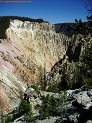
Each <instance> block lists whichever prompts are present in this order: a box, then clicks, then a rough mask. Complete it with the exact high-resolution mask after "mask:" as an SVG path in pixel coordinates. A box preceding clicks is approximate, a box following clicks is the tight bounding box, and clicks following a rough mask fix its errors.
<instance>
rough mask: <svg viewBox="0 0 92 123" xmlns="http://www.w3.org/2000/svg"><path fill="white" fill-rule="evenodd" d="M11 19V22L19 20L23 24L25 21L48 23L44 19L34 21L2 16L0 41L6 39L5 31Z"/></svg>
mask: <svg viewBox="0 0 92 123" xmlns="http://www.w3.org/2000/svg"><path fill="white" fill-rule="evenodd" d="M10 19H11V20H14V19H18V20H21V21H23V22H24V21H30V22H38V23H42V22H46V21H44V20H43V19H32V18H28V17H18V16H0V39H5V38H6V34H5V31H6V29H7V28H8V27H9V23H10Z"/></svg>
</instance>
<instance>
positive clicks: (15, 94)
mask: <svg viewBox="0 0 92 123" xmlns="http://www.w3.org/2000/svg"><path fill="white" fill-rule="evenodd" d="M6 35H7V39H5V40H0V79H1V80H0V82H1V84H0V103H1V105H0V112H1V113H2V112H9V111H10V110H12V109H13V108H15V107H16V106H17V105H18V104H19V101H20V99H19V98H20V96H21V93H22V92H24V91H25V89H26V87H27V85H30V84H34V85H35V84H39V83H40V77H41V76H42V75H44V74H45V73H46V72H49V71H50V70H51V68H52V66H53V65H54V64H55V63H56V62H58V61H59V60H60V59H62V58H63V56H64V54H65V53H66V49H67V45H68V44H66V43H68V41H69V40H70V39H69V38H68V37H67V36H65V35H63V34H58V33H56V32H55V27H54V25H51V24H48V23H40V24H39V23H36V22H35V23H34V22H28V21H25V22H22V21H20V20H11V21H10V25H9V28H8V29H7V30H6ZM65 44H66V46H65ZM44 70H45V71H44Z"/></svg>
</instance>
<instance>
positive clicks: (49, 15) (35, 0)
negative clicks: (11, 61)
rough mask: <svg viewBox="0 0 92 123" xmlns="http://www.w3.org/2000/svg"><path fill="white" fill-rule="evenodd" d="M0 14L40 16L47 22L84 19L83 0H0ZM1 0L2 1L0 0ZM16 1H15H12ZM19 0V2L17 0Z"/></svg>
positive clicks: (85, 14)
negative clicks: (10, 0)
mask: <svg viewBox="0 0 92 123" xmlns="http://www.w3.org/2000/svg"><path fill="white" fill-rule="evenodd" d="M0 1H1V2H0V16H6V15H7V16H11V15H12V16H21V17H30V18H34V19H37V18H42V19H43V20H45V21H48V22H49V23H52V24H55V23H66V22H74V20H75V18H76V19H78V20H79V19H82V21H86V16H87V11H86V9H85V0H29V1H31V2H28V0H24V2H22V0H12V2H6V1H9V0H0ZM2 1H3V2H2ZM14 1H17V2H14ZM19 1H20V2H19Z"/></svg>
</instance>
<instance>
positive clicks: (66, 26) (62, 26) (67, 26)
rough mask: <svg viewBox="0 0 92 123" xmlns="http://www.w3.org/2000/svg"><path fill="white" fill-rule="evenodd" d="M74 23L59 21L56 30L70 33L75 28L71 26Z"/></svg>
mask: <svg viewBox="0 0 92 123" xmlns="http://www.w3.org/2000/svg"><path fill="white" fill-rule="evenodd" d="M73 24H74V23H58V24H55V29H56V32H57V33H59V32H62V33H64V34H66V35H70V34H72V33H73V30H72V27H71V25H73Z"/></svg>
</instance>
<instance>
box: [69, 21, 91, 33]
mask: <svg viewBox="0 0 92 123" xmlns="http://www.w3.org/2000/svg"><path fill="white" fill-rule="evenodd" d="M71 27H72V29H73V33H74V34H82V35H88V34H89V33H90V34H91V33H92V22H82V20H81V19H80V20H79V21H78V20H77V19H75V24H72V25H71Z"/></svg>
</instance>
